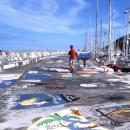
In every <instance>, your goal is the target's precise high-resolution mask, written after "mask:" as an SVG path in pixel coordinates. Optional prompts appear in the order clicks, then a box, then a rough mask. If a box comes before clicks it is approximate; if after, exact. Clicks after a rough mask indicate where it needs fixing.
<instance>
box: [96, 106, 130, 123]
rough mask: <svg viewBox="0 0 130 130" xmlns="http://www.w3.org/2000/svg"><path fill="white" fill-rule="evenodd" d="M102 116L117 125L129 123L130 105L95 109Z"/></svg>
mask: <svg viewBox="0 0 130 130" xmlns="http://www.w3.org/2000/svg"><path fill="white" fill-rule="evenodd" d="M97 111H98V112H100V113H101V114H102V115H103V116H106V117H107V118H109V119H110V120H111V123H112V122H116V123H118V124H121V123H126V122H130V105H121V106H113V107H107V108H99V109H97Z"/></svg>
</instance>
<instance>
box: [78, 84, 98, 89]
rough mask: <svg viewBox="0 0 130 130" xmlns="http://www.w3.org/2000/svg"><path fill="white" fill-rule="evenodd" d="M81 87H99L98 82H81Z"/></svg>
mask: <svg viewBox="0 0 130 130" xmlns="http://www.w3.org/2000/svg"><path fill="white" fill-rule="evenodd" d="M80 87H85V88H91V87H97V84H80Z"/></svg>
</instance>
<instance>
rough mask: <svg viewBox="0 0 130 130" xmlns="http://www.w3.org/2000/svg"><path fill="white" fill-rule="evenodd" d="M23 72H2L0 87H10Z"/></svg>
mask: <svg viewBox="0 0 130 130" xmlns="http://www.w3.org/2000/svg"><path fill="white" fill-rule="evenodd" d="M21 75H22V74H0V88H8V87H10V86H11V85H12V84H13V83H14V82H15V81H16V80H17V79H18V78H19V77H20V76H21Z"/></svg>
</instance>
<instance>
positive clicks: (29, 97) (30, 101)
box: [12, 94, 78, 110]
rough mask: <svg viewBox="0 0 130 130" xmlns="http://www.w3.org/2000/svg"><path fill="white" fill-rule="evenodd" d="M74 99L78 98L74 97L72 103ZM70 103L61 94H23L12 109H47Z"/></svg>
mask: <svg viewBox="0 0 130 130" xmlns="http://www.w3.org/2000/svg"><path fill="white" fill-rule="evenodd" d="M76 99H78V98H76V97H75V99H73V100H72V101H75V100H76ZM72 101H68V98H66V97H65V96H64V95H62V94H23V95H20V98H19V99H18V100H17V101H16V102H17V105H16V106H15V107H13V108H12V109H15V110H19V109H30V108H38V107H47V106H54V105H60V104H65V103H67V102H72Z"/></svg>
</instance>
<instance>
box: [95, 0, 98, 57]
mask: <svg viewBox="0 0 130 130" xmlns="http://www.w3.org/2000/svg"><path fill="white" fill-rule="evenodd" d="M97 43H98V0H96V34H95V57H96V55H97Z"/></svg>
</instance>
